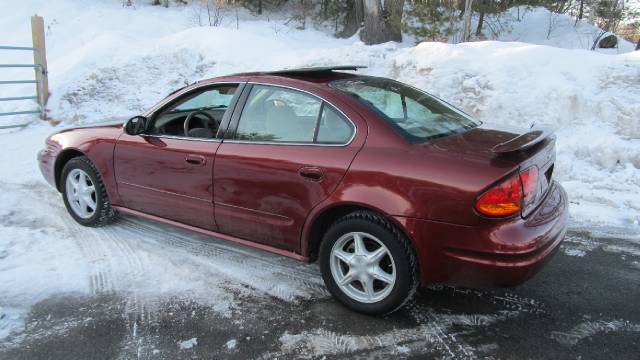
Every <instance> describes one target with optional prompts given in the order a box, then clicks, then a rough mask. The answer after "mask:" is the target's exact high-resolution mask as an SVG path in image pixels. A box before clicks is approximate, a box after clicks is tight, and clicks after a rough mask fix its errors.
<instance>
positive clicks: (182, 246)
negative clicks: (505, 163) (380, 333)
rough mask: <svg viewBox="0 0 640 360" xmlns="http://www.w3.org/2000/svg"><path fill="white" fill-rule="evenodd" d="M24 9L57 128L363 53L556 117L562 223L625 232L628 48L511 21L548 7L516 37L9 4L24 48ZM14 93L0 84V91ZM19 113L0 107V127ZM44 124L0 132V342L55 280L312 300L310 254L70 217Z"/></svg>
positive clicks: (636, 79)
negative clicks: (436, 39) (473, 37)
mask: <svg viewBox="0 0 640 360" xmlns="http://www.w3.org/2000/svg"><path fill="white" fill-rule="evenodd" d="M34 13H38V14H40V15H43V16H44V18H45V25H46V35H47V51H48V60H49V72H50V88H51V93H52V95H51V99H50V101H49V104H48V109H49V116H50V117H51V118H53V119H56V120H58V121H61V122H62V124H61V125H59V126H58V128H60V127H64V126H70V125H75V124H82V123H91V122H97V121H101V120H103V119H104V118H107V117H112V116H118V117H121V116H127V115H134V114H136V113H139V112H140V111H142V110H143V109H145V108H147V107H149V106H151V105H152V104H153V103H154V102H156V101H158V100H159V99H161V98H162V97H164V96H165V95H166V94H168V93H169V92H170V91H172V90H174V89H175V88H177V87H179V86H182V85H184V84H186V83H190V82H193V81H196V80H198V79H201V78H206V77H211V76H216V75H223V74H227V73H233V72H239V71H250V70H270V69H279V68H283V67H301V66H314V65H329V64H359V65H360V64H361V65H367V66H368V67H369V68H368V69H366V70H364V71H363V73H365V74H372V75H380V76H387V77H392V78H395V79H398V80H400V81H404V82H407V83H410V84H412V85H415V86H417V87H420V88H422V89H425V90H427V91H429V92H431V93H433V94H435V95H438V96H440V97H442V98H444V99H446V100H447V101H449V102H451V103H453V104H455V105H457V106H460V107H461V108H463V109H465V110H466V111H468V112H470V113H472V114H473V115H475V116H476V117H477V118H479V119H481V120H483V121H487V122H493V123H499V124H516V125H522V126H525V127H529V126H531V124H533V123H535V124H549V125H553V126H555V127H556V128H557V134H558V158H557V163H556V166H555V176H556V179H558V180H559V181H560V182H561V183H562V184H563V185H564V186H565V188H566V189H567V191H568V193H569V197H570V200H571V207H570V212H571V227H573V228H574V229H575V228H584V229H588V230H590V231H599V232H601V233H611V232H615V233H616V234H617V235H624V236H626V237H627V238H629V239H630V240H631V241H635V242H640V224H639V222H640V116H639V115H638V114H640V101H638V100H640V52H635V53H622V54H612V53H607V54H603V53H597V52H591V51H585V50H578V49H575V48H581V47H583V46H582V45H583V42H584V41H585V40H583V37H582V35H580V36H573V35H571V34H570V33H569V32H567V31H562V32H557V31H558V27H556V33H553V34H555V35H554V36H555V37H554V36H551V38H550V39H547V37H546V35H545V36H544V37H543V36H542V35H539V34H538V35H535V34H534V33H532V32H527V31H525V30H526V29H527V27H532V26H533V25H523V24H526V22H527V21H530V23H531V24H536V23H539V22H540V21H542V20H541V19H543V18H544V16H545V14H546V16H549V15H548V13H545V12H542V11H533V12H529V13H526V14H525V15H524V17H523V20H522V21H521V22H519V23H514V24H513V26H512V28H513V30H512V32H511V33H510V34H511V35H509V36H511V38H507V35H504V37H505V38H506V39H508V40H518V41H528V42H530V43H525V42H490V41H487V42H475V43H467V44H459V45H451V44H442V43H422V44H419V45H417V46H411V45H410V44H408V43H404V44H383V45H377V46H365V45H363V44H362V43H360V42H359V41H357V40H356V39H342V40H341V39H335V38H333V37H331V36H328V35H327V34H325V33H323V32H320V31H316V30H306V31H297V30H293V29H291V28H289V27H287V26H285V25H283V22H282V21H274V20H270V21H267V20H266V19H264V18H262V19H258V20H255V21H242V22H240V24H239V29H236V24H235V22H234V21H232V19H231V18H229V19H227V21H226V22H225V25H224V26H222V27H218V28H210V27H194V12H193V9H192V8H190V7H177V8H170V9H164V8H161V7H150V6H144V5H139V6H138V7H137V8H135V9H134V8H123V7H121V6H120V5H119V2H118V1H90V0H75V1H72V0H64V1H63V0H59V1H44V0H23V1H20V2H12V3H11V11H3V12H1V13H0V24H1V26H2V29H3V31H2V32H0V45H29V44H30V30H29V16H30V15H32V14H34ZM7 29H10V31H6V30H7ZM583 30H584V31H583ZM587 30H588V31H592V30H593V28H592V27H591V28H589V27H588V26H587V25H586V24H581V25H580V27H579V28H578V29H577V30H576V31H577V32H580V34H586V33H587V32H588V31H587ZM553 34H552V35H553ZM553 39H556V40H557V41H554V40H553ZM558 39H560V40H558ZM531 43H538V44H546V45H556V46H563V45H566V46H565V47H568V48H570V49H566V48H559V47H550V46H543V45H534V44H531ZM589 45H590V44H589ZM625 46H626V45H624V46H621V48H620V51H621V52H624V51H627V50H626V49H627V48H626V47H625ZM29 60H30V59H29V57H28V56H26V55H24V54H23V56H15V55H7V54H6V53H0V63H12V62H28V61H29ZM29 76H31V73H30V72H29V71H13V70H12V71H10V70H6V69H5V70H3V71H2V72H0V78H1V79H9V78H12V79H17V78H24V77H29ZM29 92H31V89H27V88H20V87H18V86H16V87H13V88H7V87H2V88H0V97H3V96H12V95H13V96H19V95H26V93H29ZM28 106H33V104H28V103H26V104H25V103H23V104H11V103H2V104H0V110H12V109H15V110H18V109H24V108H25V107H28ZM32 120H33V119H32V118H29V117H23V118H11V119H8V118H0V125H2V124H4V123H8V122H14V123H15V122H19V121H27V122H28V121H32ZM58 128H53V127H51V126H50V125H48V124H44V123H38V122H37V121H36V122H35V123H33V124H32V125H30V126H28V127H27V128H25V129H23V130H20V131H15V130H14V131H4V132H3V133H2V134H0V144H1V145H0V149H1V151H0V164H2V165H1V167H0V169H1V171H0V188H1V189H2V190H3V191H1V192H0V204H1V205H0V219H1V220H0V288H2V291H1V292H0V306H1V307H2V308H0V338H2V337H3V335H6V334H8V332H9V331H10V330H11V329H14V328H15V327H16V326H20V324H22V321H23V318H24V316H26V313H27V310H28V308H29V306H30V305H32V304H34V303H36V302H38V301H40V300H42V299H44V298H47V297H48V296H50V295H52V294H55V293H60V292H65V293H79V294H91V293H99V292H101V291H118V292H125V293H128V294H130V299H132V300H131V301H132V306H136V305H135V304H136V301H139V300H138V299H140V298H146V299H148V298H151V299H157V298H161V297H166V296H178V295H181V296H187V297H192V298H196V299H198V300H199V301H203V302H205V303H207V304H210V305H211V306H212V307H214V308H215V309H216V310H217V311H219V312H220V313H221V314H225V312H228V311H232V309H233V304H234V301H233V298H234V296H236V294H242V292H243V291H244V289H245V286H248V287H251V288H255V289H259V290H260V291H261V292H263V293H264V294H266V295H269V296H275V297H278V298H281V299H283V300H286V301H295V300H296V299H304V298H309V297H317V296H320V297H323V296H326V292H325V290H324V288H323V286H322V283H321V279H320V278H319V276H318V274H317V269H316V268H315V267H314V266H308V265H303V264H299V263H296V262H293V261H288V260H286V259H285V260H283V259H281V258H278V259H277V261H276V260H274V258H272V257H271V256H270V255H268V254H262V253H260V255H259V256H258V255H256V253H255V252H253V250H246V251H244V250H238V249H237V247H231V248H228V247H227V245H225V244H222V243H216V242H214V243H213V244H211V243H209V242H207V241H204V239H203V241H202V242H199V241H198V239H199V237H198V236H197V235H193V234H189V235H181V233H180V232H178V231H177V230H176V231H175V232H173V231H172V232H167V231H163V230H162V229H163V228H162V227H160V226H159V225H158V226H159V227H154V225H149V223H148V222H141V221H138V220H136V219H132V218H127V219H125V220H123V221H122V222H121V223H120V225H118V226H119V227H118V229H117V230H113V229H110V228H108V227H107V228H104V229H99V230H90V231H89V230H87V229H84V228H82V227H81V226H79V225H76V224H75V223H73V222H72V221H71V218H70V217H68V216H66V214H65V213H64V208H63V205H62V201H61V199H60V198H59V195H58V194H57V193H56V192H55V191H54V190H53V189H51V188H49V187H48V186H47V185H46V184H45V183H44V181H43V180H42V179H41V176H40V174H39V172H38V170H37V165H36V161H35V154H36V152H37V150H39V148H40V147H41V146H42V145H43V140H44V138H45V137H46V136H47V135H48V134H49V133H51V132H53V131H56V130H58ZM114 231H117V233H115V234H114ZM149 234H153V236H149ZM187 236H188V237H189V239H190V241H188V242H185V241H184V239H185V238H186V237H187ZM194 241H195V242H194ZM194 244H195V245H194ZM194 247H195V248H194ZM176 249H179V251H176ZM229 249H231V250H229ZM585 249H586V248H585ZM579 250H580V251H587V250H588V249H587V250H584V249H583V248H580V249H579ZM238 251H240V252H238ZM220 254H223V255H224V256H218V257H216V255H220ZM252 254H253V255H255V257H251V258H252V259H254V258H255V259H256V260H255V261H253V262H252V263H251V266H250V267H247V266H246V264H245V262H244V258H245V257H246V256H247V255H252ZM212 257H216V260H215V261H211V260H210V259H211V258H212ZM256 265H257V267H256ZM285 268H286V269H290V268H293V269H295V271H293V272H291V271H283V270H282V269H285ZM247 269H249V270H247ZM87 274H89V277H88V278H89V280H87ZM292 274H293V275H292ZM212 278H215V284H214V285H212V282H211V281H212V280H211V279H212ZM145 303H153V301H151V302H145ZM296 336H301V335H295V336H288V337H286V339H285V340H286V342H287V344H291V346H300V345H301V344H302V345H304V346H308V347H314V346H315V345H314V344H311V343H305V342H304V341H303V340H302V338H301V337H300V338H299V337H296Z"/></svg>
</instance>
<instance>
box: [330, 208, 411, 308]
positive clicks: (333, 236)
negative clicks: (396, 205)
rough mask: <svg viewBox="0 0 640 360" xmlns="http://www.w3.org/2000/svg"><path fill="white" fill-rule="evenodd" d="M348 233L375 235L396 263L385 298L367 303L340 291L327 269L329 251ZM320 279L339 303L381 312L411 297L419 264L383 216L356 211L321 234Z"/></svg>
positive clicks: (397, 306) (406, 241)
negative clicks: (392, 281)
mask: <svg viewBox="0 0 640 360" xmlns="http://www.w3.org/2000/svg"><path fill="white" fill-rule="evenodd" d="M350 232H364V233H368V234H371V235H373V236H375V237H376V238H377V239H378V240H379V241H380V242H382V243H383V244H384V245H385V246H386V247H387V249H388V250H389V252H390V256H391V257H393V262H394V263H395V271H396V280H395V283H394V285H393V288H392V290H391V291H390V292H389V293H388V295H386V297H385V298H383V299H381V300H380V301H377V302H372V303H367V302H361V301H358V300H355V299H353V298H352V297H350V296H349V295H347V294H346V293H345V292H343V291H342V290H341V289H340V287H339V286H338V284H337V283H336V280H335V279H334V276H333V275H332V272H331V268H330V266H331V265H330V261H331V252H332V249H333V247H334V244H335V243H336V242H337V241H338V239H339V238H340V237H342V236H343V235H345V234H348V233H350ZM319 261H320V270H321V272H322V278H323V279H324V282H325V284H326V286H327V288H328V289H329V291H330V292H331V294H332V295H333V296H334V297H335V298H336V299H337V300H338V301H340V302H341V303H342V304H344V305H346V306H347V307H349V308H351V309H353V310H355V311H357V312H359V313H363V314H368V315H384V314H389V313H392V312H394V311H396V310H398V309H399V308H401V307H402V306H403V305H404V304H405V303H406V302H407V301H408V300H410V299H411V298H412V297H413V294H414V293H415V291H416V289H417V287H418V282H419V279H418V276H419V275H418V263H417V260H416V256H415V254H414V251H413V247H412V245H411V242H410V240H409V239H407V237H406V236H405V235H404V234H403V233H402V232H400V231H399V230H398V229H397V228H396V227H395V226H394V225H393V224H392V223H391V222H389V220H387V219H386V218H385V217H383V216H381V215H379V214H377V213H374V212H371V211H356V212H353V213H350V214H348V215H345V216H344V217H342V218H340V219H338V220H337V221H336V222H335V223H334V224H333V225H331V227H330V228H329V230H328V231H327V232H326V233H325V234H324V236H323V239H322V243H321V245H320V253H319Z"/></svg>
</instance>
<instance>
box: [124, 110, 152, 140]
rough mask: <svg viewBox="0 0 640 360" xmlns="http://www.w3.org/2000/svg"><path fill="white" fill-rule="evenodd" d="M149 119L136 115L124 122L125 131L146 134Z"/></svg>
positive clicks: (131, 133) (132, 133)
mask: <svg viewBox="0 0 640 360" xmlns="http://www.w3.org/2000/svg"><path fill="white" fill-rule="evenodd" d="M148 122H149V121H148V119H147V118H146V117H144V116H140V115H138V116H134V117H132V118H131V119H129V120H127V122H125V123H124V132H125V133H126V134H127V135H134V136H135V135H140V134H144V132H145V131H146V130H147V124H148Z"/></svg>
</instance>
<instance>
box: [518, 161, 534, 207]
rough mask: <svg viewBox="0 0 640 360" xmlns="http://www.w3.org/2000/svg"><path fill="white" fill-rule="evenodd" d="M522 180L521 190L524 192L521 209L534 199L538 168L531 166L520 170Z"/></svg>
mask: <svg viewBox="0 0 640 360" xmlns="http://www.w3.org/2000/svg"><path fill="white" fill-rule="evenodd" d="M520 180H521V181H522V192H523V194H524V199H523V204H524V205H523V207H522V208H523V209H524V208H526V207H527V206H529V205H531V204H533V203H534V202H535V200H536V190H537V188H538V168H537V167H536V166H532V167H530V168H528V169H526V170H524V171H521V172H520Z"/></svg>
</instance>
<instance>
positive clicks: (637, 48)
mask: <svg viewBox="0 0 640 360" xmlns="http://www.w3.org/2000/svg"><path fill="white" fill-rule="evenodd" d="M637 50H640V38H639V39H638V43H637V44H636V51H637Z"/></svg>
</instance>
